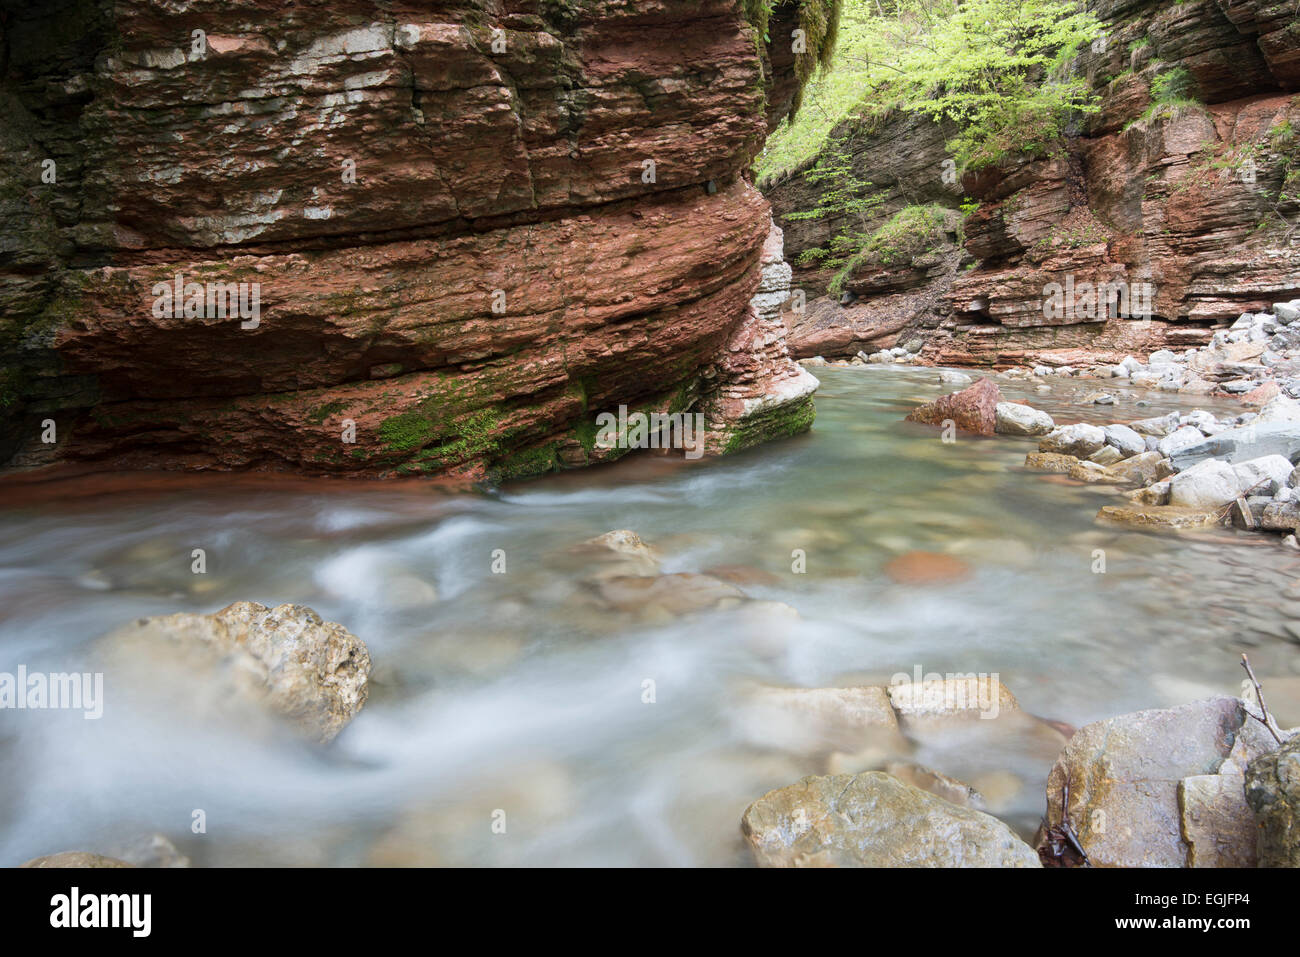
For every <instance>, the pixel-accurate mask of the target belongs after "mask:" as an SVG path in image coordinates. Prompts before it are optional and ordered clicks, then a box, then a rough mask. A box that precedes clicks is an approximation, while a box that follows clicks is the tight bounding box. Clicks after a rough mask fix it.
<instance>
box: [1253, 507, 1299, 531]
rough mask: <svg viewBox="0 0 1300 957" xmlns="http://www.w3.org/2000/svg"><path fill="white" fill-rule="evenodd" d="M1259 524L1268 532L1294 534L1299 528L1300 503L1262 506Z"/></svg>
mask: <svg viewBox="0 0 1300 957" xmlns="http://www.w3.org/2000/svg"><path fill="white" fill-rule="evenodd" d="M1259 524H1260V526H1261V527H1262V528H1264V529H1266V530H1268V531H1270V532H1294V531H1295V530H1296V529H1297V528H1300V502H1297V501H1295V500H1294V499H1292V500H1290V501H1286V502H1270V503H1269V504H1267V505H1265V506H1264V512H1263V514H1262V515H1260V518H1259Z"/></svg>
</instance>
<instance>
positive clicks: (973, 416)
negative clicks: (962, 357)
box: [907, 378, 1002, 435]
mask: <svg viewBox="0 0 1300 957" xmlns="http://www.w3.org/2000/svg"><path fill="white" fill-rule="evenodd" d="M1001 401H1002V393H1001V392H999V391H998V387H997V386H996V385H994V383H993V380H992V379H988V378H984V379H980V380H979V381H978V382H976V383H975V384H974V385H972V386H967V387H966V388H965V389H962V390H961V391H960V392H953V393H950V394H949V395H945V396H940V397H939V398H937V399H935V400H934V401H933V402H927V403H926V404H925V405H923V406H921V407H920V408H919V409H916V410H914V411H913V412H912V413H911V414H910V415H908V417H907V421H908V422H924V423H925V424H926V425H943V423H944V422H946V421H948V420H952V421H953V422H954V423H956V425H957V428H959V429H961V430H962V431H963V432H973V433H975V434H976V435H992V434H993V426H994V424H995V423H996V422H997V408H998V403H999V402H1001Z"/></svg>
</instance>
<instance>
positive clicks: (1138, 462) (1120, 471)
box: [1110, 452, 1173, 485]
mask: <svg viewBox="0 0 1300 957" xmlns="http://www.w3.org/2000/svg"><path fill="white" fill-rule="evenodd" d="M1172 472H1173V469H1171V468H1170V467H1169V463H1168V460H1167V459H1166V458H1165V457H1164V456H1163V455H1161V454H1160V453H1159V452H1142V453H1141V454H1139V455H1134V456H1132V457H1131V458H1127V459H1125V460H1124V461H1122V462H1116V463H1115V464H1114V465H1112V466H1110V473H1111V475H1113V476H1114V477H1115V479H1116V480H1118V481H1121V482H1134V483H1136V484H1138V485H1150V484H1151V483H1153V482H1158V481H1160V480H1161V479H1162V478H1165V477H1166V476H1168V475H1170V474H1172Z"/></svg>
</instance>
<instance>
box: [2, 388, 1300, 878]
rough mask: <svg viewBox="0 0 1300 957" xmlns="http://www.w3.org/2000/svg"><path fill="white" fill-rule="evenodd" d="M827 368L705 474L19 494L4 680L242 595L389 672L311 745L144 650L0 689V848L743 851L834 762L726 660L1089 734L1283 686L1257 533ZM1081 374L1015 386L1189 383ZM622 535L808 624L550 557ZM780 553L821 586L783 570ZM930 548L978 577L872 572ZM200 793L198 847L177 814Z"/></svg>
mask: <svg viewBox="0 0 1300 957" xmlns="http://www.w3.org/2000/svg"><path fill="white" fill-rule="evenodd" d="M818 372H819V376H820V377H821V378H822V379H823V390H822V393H821V395H820V397H819V399H818V409H819V415H818V419H817V423H816V426H815V428H814V431H813V433H812V434H810V435H808V436H805V437H801V438H796V439H793V440H789V441H786V442H782V443H777V444H774V445H771V446H768V447H765V448H761V449H756V450H753V451H751V452H749V453H745V454H742V455H739V456H735V457H732V458H728V459H724V460H719V461H702V462H697V463H679V462H669V461H666V460H664V459H659V458H650V457H639V458H637V459H634V460H627V461H624V462H622V463H619V464H617V465H614V466H611V467H607V468H601V469H594V470H584V471H581V472H575V473H567V474H564V475H559V476H554V477H550V478H546V479H543V480H539V481H535V482H532V483H526V484H518V485H513V486H510V487H507V488H506V489H504V490H502V491H500V492H497V493H492V494H481V495H471V494H467V495H457V496H449V495H444V494H438V493H435V492H431V491H429V490H428V489H427V488H425V487H421V486H419V485H416V484H411V483H403V484H401V485H391V486H389V485H382V484H374V483H365V484H362V483H341V482H323V481H322V482H319V483H311V482H299V481H294V482H288V481H286V482H284V483H278V484H277V483H269V484H268V483H267V482H266V481H260V480H259V481H254V480H245V479H239V478H224V477H223V478H220V479H218V480H212V481H202V482H195V481H194V480H192V479H184V478H182V477H158V476H151V477H149V478H148V479H147V480H145V479H141V480H140V481H139V482H138V483H137V484H132V483H131V482H130V481H129V480H119V481H115V482H107V483H106V482H103V481H100V480H95V479H86V480H76V481H72V480H67V481H65V482H64V483H62V484H61V485H59V486H58V487H57V489H56V491H55V492H54V493H53V494H48V495H45V496H35V497H33V496H30V495H25V496H14V497H12V498H11V499H10V500H9V502H8V503H7V504H5V505H4V506H3V507H2V508H0V671H10V672H12V671H14V670H15V669H16V667H17V666H18V665H19V664H25V665H26V666H27V667H28V668H29V669H30V670H44V671H73V670H76V671H81V670H87V669H88V668H90V667H91V663H92V662H93V661H94V660H95V659H94V656H93V654H92V649H93V646H94V641H95V639H96V638H97V637H98V636H100V635H101V634H103V633H104V632H106V631H108V630H110V629H111V628H112V627H113V626H115V625H118V624H121V623H124V622H127V621H129V620H131V619H132V618H135V617H138V616H144V615H155V614H169V613H172V612H176V611H201V612H208V611H214V610H216V609H218V608H221V607H223V606H224V605H226V604H228V603H229V602H231V601H236V600H241V599H247V600H253V601H259V602H262V603H264V604H278V603H281V602H285V601H291V602H297V603H300V604H306V605H309V606H311V607H312V608H314V609H316V610H317V611H318V612H319V613H320V614H321V615H322V616H323V617H324V618H326V619H327V620H333V621H338V622H341V623H343V624H344V625H345V626H347V627H348V628H349V629H350V630H351V631H352V632H354V633H355V634H356V635H358V636H359V637H361V638H362V639H363V640H364V641H365V642H366V643H367V645H368V647H369V649H370V652H371V655H372V658H373V660H374V663H375V670H374V673H373V675H372V687H371V697H370V701H369V703H368V704H367V706H366V708H365V709H364V710H363V711H362V713H361V714H360V715H359V716H358V717H357V719H356V720H355V721H354V722H353V723H352V724H351V725H350V726H349V727H348V728H347V729H346V730H345V731H344V732H343V734H342V735H341V736H340V737H339V739H338V740H337V741H336V742H335V744H334V745H333V746H332V747H330V748H328V749H325V750H319V749H315V748H313V747H311V746H309V745H305V744H303V743H301V742H300V741H298V740H297V739H296V738H294V737H293V736H291V735H289V734H287V733H283V734H281V733H274V732H272V731H267V730H265V729H261V728H260V727H259V726H250V727H245V726H243V725H238V726H232V725H229V724H222V723H217V722H214V721H212V720H211V719H210V718H209V717H207V716H206V715H205V714H204V713H203V712H202V710H201V709H198V708H197V707H196V708H195V709H190V708H187V707H186V706H185V701H184V700H181V701H179V702H178V701H177V700H175V699H174V696H173V697H169V696H168V695H167V694H166V693H165V691H164V690H163V689H161V688H160V687H159V686H160V685H163V684H164V683H165V682H167V681H169V680H170V678H169V677H168V675H167V674H166V673H163V672H160V673H158V674H156V675H153V676H151V679H152V680H144V681H141V680H139V679H138V677H135V676H128V675H126V674H123V673H118V674H114V673H113V672H109V673H108V674H106V676H105V680H106V702H105V716H104V718H103V719H102V720H100V721H86V720H83V719H82V717H81V716H80V714H77V713H60V712H50V711H45V712H7V711H0V761H3V767H4V768H5V769H6V772H7V773H5V774H4V775H3V778H2V779H0V864H15V863H19V862H21V861H23V860H25V859H27V858H29V857H33V856H36V855H39V854H47V853H53V852H56V851H60V850H72V849H78V850H96V851H103V852H109V853H112V852H113V851H114V850H115V849H116V848H117V846H118V845H119V844H120V843H121V842H123V841H126V840H128V839H129V838H131V837H132V836H134V835H137V834H143V833H152V832H161V833H164V834H166V835H168V836H169V837H170V838H171V839H172V840H174V841H175V842H176V843H177V844H178V845H179V846H181V848H182V849H183V850H184V851H185V852H186V853H187V854H189V855H190V856H191V857H192V858H193V859H194V861H195V863H196V864H210V865H231V864H326V865H349V864H367V863H371V864H375V863H399V864H401V863H410V864H434V863H444V864H502V863H520V864H615V865H633V864H652V865H653V864H683V865H685V864H727V863H741V862H744V861H746V860H747V858H746V855H745V850H744V845H743V841H742V840H741V838H740V835H739V830H738V824H739V818H740V814H741V812H742V811H743V809H744V807H745V806H746V805H747V804H748V803H749V802H750V801H752V800H754V799H755V798H757V797H759V796H760V795H761V794H762V793H763V792H764V791H766V790H768V789H770V788H772V787H778V786H781V785H784V784H788V783H792V782H793V781H795V780H797V779H798V778H799V777H800V776H802V775H804V774H810V773H822V772H824V770H825V756H824V755H799V754H786V753H782V752H781V751H779V750H777V749H774V748H769V747H764V746H763V742H762V741H759V740H755V739H754V736H753V732H752V731H747V729H746V726H745V725H744V724H743V722H742V721H741V720H740V718H739V713H740V712H739V703H740V701H741V688H742V687H743V685H744V684H745V683H746V682H750V681H762V682H770V683H775V684H791V685H805V686H822V685H828V684H858V683H868V682H869V683H882V684H883V683H887V682H888V680H889V677H890V676H891V675H892V674H895V673H897V672H909V673H910V672H911V671H912V670H913V668H914V667H916V666H918V665H919V666H921V667H922V668H923V669H924V670H926V671H937V672H997V673H998V674H1000V676H1001V680H1002V681H1003V683H1004V684H1006V685H1007V686H1008V687H1009V688H1010V689H1011V690H1012V691H1013V693H1014V694H1015V695H1016V696H1017V698H1018V699H1019V700H1020V702H1021V705H1022V707H1024V708H1025V709H1026V710H1027V711H1030V712H1032V713H1034V714H1038V715H1041V716H1043V717H1046V718H1052V719H1058V720H1063V721H1067V722H1070V723H1073V724H1080V723H1083V722H1086V721H1089V720H1094V719H1097V718H1101V717H1106V716H1109V715H1112V714H1117V713H1121V712H1124V711H1129V710H1133V709H1136V708H1141V707H1155V706H1163V705H1170V704H1176V703H1181V702H1182V701H1186V700H1190V699H1192V698H1194V697H1196V696H1198V695H1199V694H1207V693H1211V692H1213V691H1225V692H1229V693H1233V692H1236V691H1238V690H1239V687H1240V680H1239V679H1240V677H1241V676H1240V671H1239V668H1238V665H1237V660H1236V659H1237V655H1238V653H1239V652H1240V651H1241V650H1247V651H1249V652H1250V654H1251V657H1252V661H1254V662H1255V664H1256V667H1257V670H1258V671H1259V672H1260V673H1261V674H1263V675H1266V676H1269V675H1272V676H1293V675H1295V674H1297V673H1300V659H1298V656H1297V654H1296V652H1297V646H1296V644H1295V643H1294V639H1293V638H1292V637H1291V632H1290V631H1289V629H1288V627H1287V626H1288V624H1289V623H1294V622H1296V620H1297V615H1298V614H1300V590H1298V589H1297V588H1296V587H1294V582H1295V577H1296V574H1297V572H1300V561H1297V559H1296V558H1295V557H1294V554H1293V553H1289V552H1286V551H1284V550H1283V549H1282V548H1281V547H1280V546H1278V545H1277V544H1276V540H1275V539H1271V538H1264V537H1260V536H1250V535H1245V534H1241V533H1236V532H1232V531H1227V530H1225V531H1212V532H1206V533H1199V534H1197V535H1183V536H1157V535H1151V534H1144V533H1139V532H1133V531H1128V530H1122V529H1109V528H1101V527H1099V526H1096V525H1094V523H1093V515H1094V514H1095V513H1096V511H1097V509H1098V508H1099V507H1100V505H1102V504H1106V503H1109V502H1112V501H1114V500H1115V493H1114V492H1113V491H1110V490H1106V489H1101V488H1096V487H1081V486H1078V485H1075V484H1073V483H1068V482H1065V481H1063V480H1061V479H1059V478H1055V477H1044V476H1040V475H1033V474H1028V473H1024V472H1023V471H1020V470H1019V469H1018V468H1017V466H1018V464H1019V463H1020V462H1021V460H1022V459H1023V456H1024V453H1025V452H1026V451H1028V450H1030V449H1032V444H1031V443H1029V442H1028V441H1024V440H1020V441H1017V440H1010V439H1003V438H998V439H991V440H984V439H975V438H963V439H961V440H960V441H958V442H957V443H956V444H955V445H944V444H943V443H941V442H940V441H939V439H938V437H937V432H934V431H932V430H928V429H926V428H924V427H919V426H911V425H905V424H903V423H901V421H900V420H901V418H902V416H903V415H904V414H905V413H906V411H907V410H908V409H909V408H910V407H911V406H912V405H914V404H915V402H917V401H920V400H923V399H926V398H930V397H933V396H934V395H937V394H939V393H940V392H941V391H945V388H944V387H941V386H939V384H938V383H937V382H936V381H935V373H934V372H933V370H905V371H900V370H883V369H868V370H837V369H831V370H818ZM1093 386H1094V387H1095V384H1093ZM1082 389H1083V387H1082V386H1071V385H1062V386H1060V387H1058V388H1057V390H1056V391H1055V392H1054V393H1053V394H1052V395H1050V396H1037V395H1033V396H1031V401H1032V402H1033V403H1034V404H1035V405H1038V406H1040V407H1043V408H1046V409H1047V410H1048V411H1050V412H1052V413H1053V414H1057V415H1058V418H1061V419H1067V420H1068V419H1069V418H1088V419H1090V420H1092V421H1112V420H1116V419H1131V418H1139V417H1143V416H1146V415H1153V414H1156V413H1158V412H1161V411H1165V410H1167V409H1168V408H1170V407H1172V406H1171V403H1176V404H1178V405H1180V406H1181V407H1183V408H1190V407H1191V406H1192V405H1194V404H1197V403H1193V402H1190V401H1188V400H1185V399H1179V398H1178V397H1173V398H1172V399H1171V398H1170V397H1168V396H1164V395H1160V394H1154V395H1151V396H1149V397H1148V398H1149V400H1150V402H1151V405H1150V406H1149V407H1145V408H1138V407H1136V406H1135V401H1136V398H1137V396H1136V395H1133V396H1128V397H1126V398H1125V401H1124V402H1123V403H1122V404H1121V406H1119V407H1118V408H1112V409H1104V410H1103V409H1096V410H1094V409H1092V408H1091V407H1088V408H1080V407H1076V406H1071V405H1070V404H1069V403H1070V402H1071V401H1072V400H1073V399H1074V398H1076V397H1077V395H1078V394H1081V391H1082ZM1008 391H1012V392H1014V390H1008ZM1199 404H1200V405H1202V406H1204V405H1205V404H1206V403H1205V402H1204V401H1202V402H1201V403H1199ZM280 485H282V486H283V487H279V486H280ZM5 494H6V493H5V492H4V490H3V489H0V496H3V495H5ZM4 501H5V499H4V498H0V502H4ZM614 528H630V529H634V530H635V531H637V532H638V533H639V534H640V535H641V536H642V537H643V538H644V539H645V540H646V541H648V542H650V543H652V544H653V545H655V546H656V547H657V548H659V549H660V551H661V552H662V553H663V555H664V557H665V562H664V571H667V572H677V571H691V572H698V571H704V570H707V569H710V568H713V567H715V566H746V567H748V568H749V569H751V571H752V570H755V569H756V570H758V571H757V572H753V574H752V576H751V577H753V578H754V579H755V580H759V581H762V582H763V583H762V584H744V585H742V586H741V587H742V588H743V589H744V591H745V592H746V593H747V594H749V595H750V596H752V597H754V598H758V599H766V600H772V601H780V602H785V603H788V604H789V605H791V606H793V607H794V608H796V609H798V612H799V616H800V617H799V618H798V619H794V618H790V617H785V616H782V615H780V614H777V613H774V612H773V611H771V610H770V609H766V610H764V611H762V612H760V613H758V614H747V613H744V612H743V611H740V612H738V611H735V610H732V611H723V612H717V613H714V614H709V615H703V616H696V617H687V618H682V619H678V620H676V621H673V622H669V623H655V624H648V623H639V622H638V621H637V620H636V618H635V616H629V615H619V614H617V613H614V612H611V611H607V610H602V609H600V608H599V607H597V606H596V605H595V604H594V603H593V602H592V600H591V599H590V597H589V589H588V587H587V586H586V585H584V584H583V583H582V581H581V578H582V574H581V569H580V568H579V567H578V566H577V565H576V564H575V563H574V561H573V559H572V557H571V556H570V554H569V551H568V549H569V547H570V546H571V545H573V544H574V543H577V542H580V541H582V540H584V539H586V538H589V537H591V536H593V535H597V534H600V533H602V532H605V531H608V530H609V529H614ZM193 548H203V549H205V550H206V552H207V560H208V574H206V575H204V576H195V575H193V574H191V571H190V562H191V558H190V553H191V550H192V549H193ZM796 548H798V549H803V550H804V551H806V553H807V563H808V564H807V569H808V570H807V574H804V575H795V574H792V573H791V570H790V567H791V553H792V551H793V550H794V549H796ZM1098 548H1100V549H1103V550H1104V552H1105V558H1106V564H1107V570H1106V573H1105V574H1094V573H1093V571H1092V567H1093V563H1094V560H1095V550H1096V549H1098ZM494 549H504V550H505V552H506V555H507V563H508V564H507V569H508V570H507V574H505V575H494V574H492V573H491V561H492V558H491V556H492V552H493V550H494ZM916 549H920V550H927V551H939V552H948V553H951V554H953V555H956V556H958V557H960V558H961V559H962V560H964V561H965V562H967V563H968V564H969V565H970V567H971V569H972V575H971V577H970V578H969V579H968V580H966V581H963V582H958V583H952V584H944V585H931V586H903V585H898V584H894V583H893V582H891V581H890V580H889V579H888V577H887V576H886V575H885V574H884V573H883V572H882V567H883V566H884V564H885V563H886V562H887V561H888V560H889V559H890V558H892V557H894V556H896V555H898V554H900V553H903V552H907V551H910V550H916ZM430 586H432V589H436V592H437V596H438V598H437V600H436V601H432V600H430V599H431V597H432V590H431V587H430ZM646 679H652V680H653V681H654V682H655V686H656V692H657V701H656V702H655V703H654V704H645V703H643V702H642V683H643V681H645V680H646ZM1266 689H1267V682H1266ZM916 759H917V760H923V761H924V762H926V763H930V764H931V765H932V766H937V767H938V768H939V770H944V771H948V772H950V773H954V774H958V775H959V776H960V775H962V774H965V775H968V776H969V775H977V774H980V773H984V772H990V771H995V770H999V769H1006V770H1010V771H1013V772H1014V773H1016V774H1017V775H1019V776H1020V777H1021V778H1022V779H1023V780H1024V782H1025V786H1024V788H1023V789H1022V790H1021V792H1020V793H1019V794H1018V795H1016V796H1014V797H1013V798H1012V799H1010V800H1009V801H1008V802H1007V804H1006V806H1005V807H1004V808H1003V809H1001V810H1000V812H999V813H1001V814H1003V816H1004V817H1006V818H1007V819H1008V820H1009V821H1011V823H1012V824H1013V825H1015V826H1016V827H1018V828H1020V829H1021V830H1022V832H1023V831H1027V830H1028V829H1030V828H1032V826H1033V824H1034V823H1035V822H1036V819H1037V815H1038V814H1039V812H1040V810H1041V807H1042V788H1041V775H1042V774H1043V773H1045V770H1046V767H1045V766H1044V762H1043V758H1042V757H1041V755H1037V754H1030V753H1024V754H1021V753H1018V752H1016V751H1015V748H1014V747H1012V748H1010V750H1007V749H1005V748H1003V749H1001V750H1000V749H999V747H995V746H992V745H983V744H981V745H978V746H973V747H963V746H962V745H961V744H960V742H958V743H955V744H953V746H952V747H951V748H949V749H947V750H945V749H944V748H943V747H938V748H928V749H922V751H921V752H920V753H919V754H918V755H916ZM195 809H202V810H203V811H204V812H206V818H207V832H206V833H205V834H202V835H196V834H193V833H191V826H190V825H191V819H192V813H193V811H194V810H195ZM498 809H500V810H503V811H505V814H506V822H507V827H506V833H505V834H494V833H492V829H491V824H492V813H493V811H495V810H498Z"/></svg>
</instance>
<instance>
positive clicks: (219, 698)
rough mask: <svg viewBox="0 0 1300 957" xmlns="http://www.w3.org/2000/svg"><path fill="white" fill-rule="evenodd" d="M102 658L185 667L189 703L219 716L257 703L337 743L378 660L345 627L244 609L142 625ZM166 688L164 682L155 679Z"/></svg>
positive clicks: (295, 609) (124, 632) (295, 611)
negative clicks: (201, 704)
mask: <svg viewBox="0 0 1300 957" xmlns="http://www.w3.org/2000/svg"><path fill="white" fill-rule="evenodd" d="M101 651H102V653H103V654H105V655H107V656H109V658H110V660H113V661H117V662H121V663H122V664H123V666H124V670H125V669H130V668H136V669H140V668H141V666H143V669H142V670H143V677H145V678H147V675H148V673H149V669H151V668H162V667H164V666H165V665H172V666H175V670H174V671H173V672H172V674H171V676H170V678H168V679H165V680H168V681H170V680H172V679H179V680H180V681H181V682H183V684H180V685H178V686H177V688H176V692H177V693H178V694H180V695H184V696H186V700H187V701H188V702H194V703H199V702H200V699H201V700H202V701H203V702H205V703H206V704H208V705H211V706H212V708H213V709H214V710H216V711H227V712H228V711H230V710H231V709H232V708H233V709H234V710H239V705H238V701H255V702H258V703H261V704H262V705H265V706H266V707H267V708H269V709H270V710H271V711H274V712H277V713H279V714H280V715H283V716H284V717H286V718H288V719H289V721H290V722H291V723H292V724H294V725H295V726H297V727H298V728H299V729H300V730H302V731H303V732H304V733H306V734H307V735H308V736H310V737H312V738H315V739H316V740H318V741H320V742H322V743H324V742H327V741H330V740H332V739H333V738H334V737H335V736H336V735H337V734H338V733H339V732H340V731H341V730H343V727H344V725H346V724H347V723H348V722H349V721H351V720H352V719H353V717H355V716H356V714H357V712H359V711H360V710H361V707H362V706H363V705H364V704H365V702H366V695H367V693H368V688H367V680H368V678H369V675H370V652H369V651H368V650H367V648H366V646H365V643H364V642H362V641H361V639H359V638H357V637H356V636H355V635H353V634H352V633H351V632H349V631H348V630H347V629H346V628H344V627H343V626H342V625H340V624H337V623H335V622H327V621H324V620H322V619H321V617H320V615H318V614H316V612H314V611H312V610H311V609H310V608H306V607H304V606H302V605H289V604H285V605H278V606H276V607H275V608H267V607H266V606H265V605H259V604H257V603H256V602H251V601H240V602H235V603H234V604H233V605H230V606H228V607H226V608H223V609H221V611H218V612H215V613H214V614H211V615H197V614H189V613H182V614H177V615H165V616H160V617H156V618H140V619H137V620H136V621H133V622H131V623H130V624H129V625H126V626H124V627H122V628H119V629H117V630H116V631H114V632H112V633H110V634H109V635H106V636H105V637H104V638H103V639H102V640H101ZM154 680H155V681H156V680H157V679H156V678H155V679H154Z"/></svg>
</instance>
